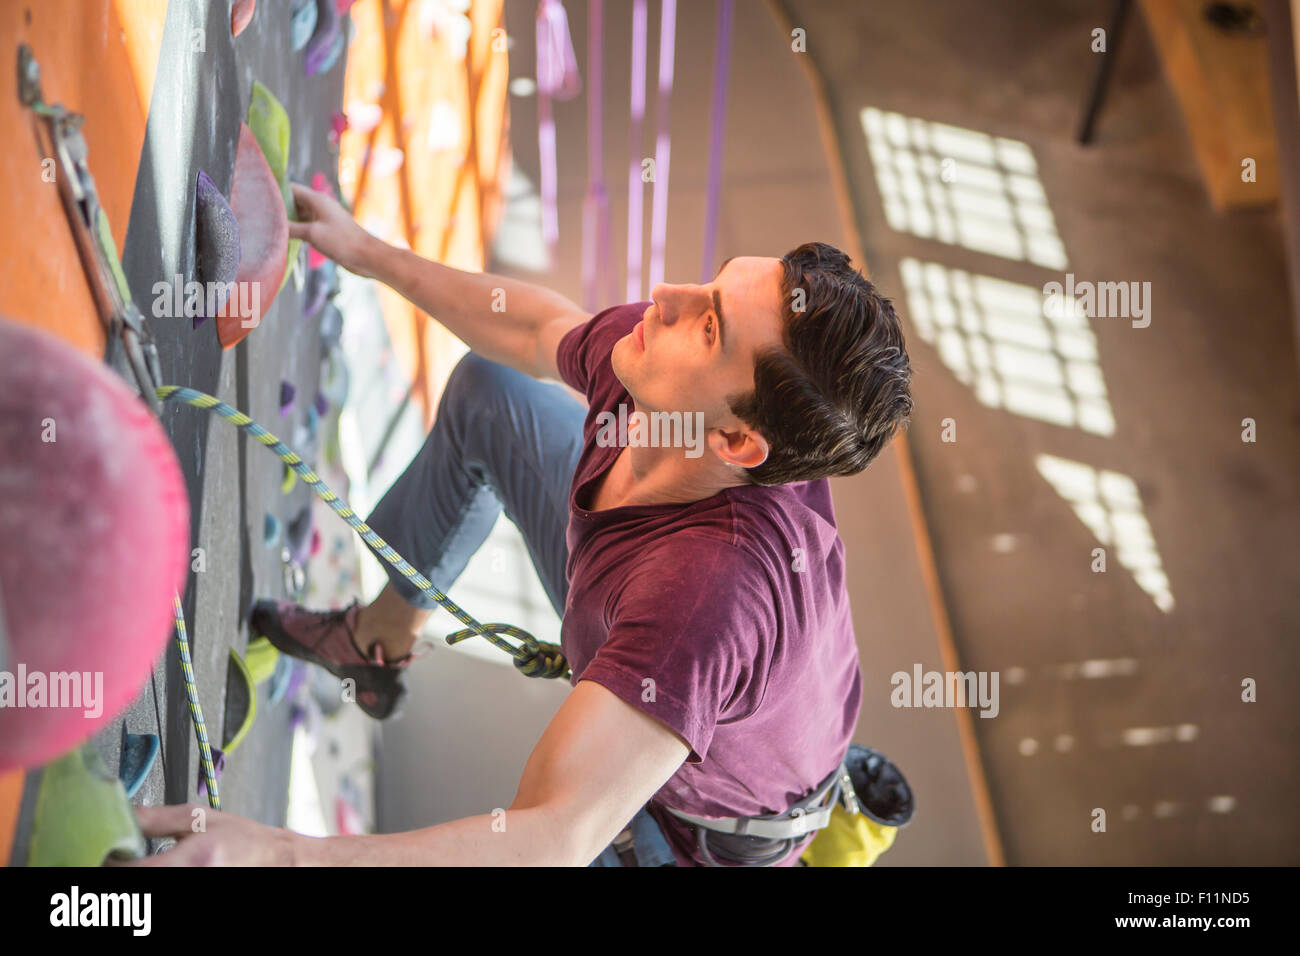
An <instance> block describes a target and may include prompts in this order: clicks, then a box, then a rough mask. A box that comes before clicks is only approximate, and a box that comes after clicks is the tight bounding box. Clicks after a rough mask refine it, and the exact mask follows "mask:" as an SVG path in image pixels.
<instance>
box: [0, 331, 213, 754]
mask: <svg viewBox="0 0 1300 956" xmlns="http://www.w3.org/2000/svg"><path fill="white" fill-rule="evenodd" d="M0 356H3V358H0V463H2V464H0V474H2V475H3V477H0V485H2V486H3V488H4V494H3V503H2V504H0V541H2V542H4V544H3V545H0V581H2V582H4V588H3V590H4V615H5V625H6V628H5V630H6V633H7V636H8V642H7V648H6V650H7V659H8V662H9V664H8V667H7V670H8V671H10V672H11V676H12V672H14V671H15V670H16V669H17V666H18V665H19V664H21V665H22V666H23V667H24V668H25V670H26V674H27V678H26V679H25V680H20V681H13V680H4V681H0V773H3V772H4V771H6V770H10V769H12V768H15V767H35V766H39V765H41V764H43V763H46V762H48V761H49V760H51V759H53V758H54V757H57V756H59V755H60V754H64V753H66V752H67V751H68V750H69V749H70V748H72V747H73V746H75V745H76V744H78V743H80V742H81V741H83V740H86V739H87V738H89V737H90V736H91V735H92V734H94V733H96V732H97V731H99V730H100V729H101V728H103V727H104V726H106V725H107V724H109V723H110V722H111V721H113V720H114V719H116V718H117V717H118V716H119V715H120V714H121V713H122V711H123V710H125V709H126V707H127V705H129V704H130V703H131V701H133V700H135V699H136V697H138V696H139V694H140V688H141V687H142V686H144V685H145V684H146V683H147V682H148V679H149V674H150V671H151V669H152V667H153V664H154V661H156V660H157V659H158V658H159V657H160V656H161V655H162V653H163V650H164V648H165V647H166V645H167V641H168V640H169V639H170V638H171V634H172V622H173V616H172V596H173V594H175V592H176V591H177V590H180V589H182V588H183V587H184V585H185V578H186V575H187V574H188V573H189V561H190V509H189V501H188V498H187V497H186V491H185V480H184V478H183V477H182V475H181V467H180V463H179V462H178V461H177V458H176V452H175V450H174V449H173V447H172V444H171V441H170V440H169V439H168V437H167V434H166V433H165V432H164V431H163V428H162V425H161V423H160V422H159V421H158V419H157V418H156V417H155V416H154V415H153V414H152V413H151V412H150V411H149V408H148V406H146V405H145V404H144V403H143V402H142V401H140V399H139V398H138V397H137V396H136V394H135V393H134V392H133V391H132V390H131V389H130V388H129V387H128V386H127V384H126V382H125V381H124V380H123V379H122V378H121V377H120V376H118V375H117V374H116V373H115V372H114V371H113V370H112V369H111V368H109V367H108V366H107V365H105V364H104V363H103V362H100V361H96V360H95V359H92V358H91V357H90V356H88V355H85V354H83V353H82V352H79V351H78V350H76V349H74V348H72V347H71V346H69V345H67V344H66V343H64V342H62V341H60V340H59V339H57V338H55V337H54V336H53V335H50V334H49V333H47V332H43V331H40V330H37V329H34V328H30V327H27V326H22V325H17V324H15V323H12V322H9V321H5V320H3V319H0ZM88 556H93V560H87V558H88ZM69 672H71V673H74V674H75V675H76V678H75V680H74V682H72V683H64V682H59V683H58V684H56V683H55V682H54V678H53V675H55V674H65V673H69ZM83 675H84V676H83ZM92 676H93V677H94V680H95V686H94V687H93V688H90V687H85V688H83V687H82V686H81V681H82V680H83V679H84V680H86V681H89V680H91V677H92ZM101 679H102V682H103V683H102V687H101V685H100V683H99V682H100V680H101Z"/></svg>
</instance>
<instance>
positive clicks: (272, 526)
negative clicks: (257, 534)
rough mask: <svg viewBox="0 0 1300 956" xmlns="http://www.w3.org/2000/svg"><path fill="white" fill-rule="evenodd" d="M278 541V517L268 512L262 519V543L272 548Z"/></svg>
mask: <svg viewBox="0 0 1300 956" xmlns="http://www.w3.org/2000/svg"><path fill="white" fill-rule="evenodd" d="M279 541H280V519H279V518H277V517H276V516H275V515H273V514H268V515H267V516H266V517H265V518H264V519H262V544H263V545H265V546H266V547H268V548H274V547H275V546H276V544H278V543H279Z"/></svg>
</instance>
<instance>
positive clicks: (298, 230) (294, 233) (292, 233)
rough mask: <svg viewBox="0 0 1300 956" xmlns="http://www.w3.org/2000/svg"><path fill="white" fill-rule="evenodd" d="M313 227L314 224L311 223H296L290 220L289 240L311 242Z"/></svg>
mask: <svg viewBox="0 0 1300 956" xmlns="http://www.w3.org/2000/svg"><path fill="white" fill-rule="evenodd" d="M311 227H312V223H310V222H294V221H293V220H292V219H290V220H289V238H290V239H304V240H306V241H307V242H311Z"/></svg>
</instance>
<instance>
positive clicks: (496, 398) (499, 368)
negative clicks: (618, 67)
mask: <svg viewBox="0 0 1300 956" xmlns="http://www.w3.org/2000/svg"><path fill="white" fill-rule="evenodd" d="M511 373H512V370H511V369H509V368H507V367H506V366H504V365H500V364H498V363H496V362H493V361H492V360H491V359H486V358H484V357H483V356H481V355H479V354H477V353H475V352H466V353H465V355H464V356H463V357H462V358H461V360H460V361H459V362H457V363H456V367H455V368H453V369H452V370H451V374H450V375H449V376H448V377H447V385H446V387H445V388H444V389H443V391H442V397H441V398H440V399H439V401H438V417H439V418H441V417H442V416H443V415H455V416H457V417H459V418H467V417H473V416H475V415H476V414H478V413H481V412H484V411H486V410H488V409H490V408H493V407H495V406H496V405H497V404H498V403H499V402H500V401H501V400H502V398H503V397H504V396H505V395H506V394H507V392H508V385H509V376H510V374H511ZM514 374H518V373H514Z"/></svg>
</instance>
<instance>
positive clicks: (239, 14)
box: [230, 0, 257, 37]
mask: <svg viewBox="0 0 1300 956" xmlns="http://www.w3.org/2000/svg"><path fill="white" fill-rule="evenodd" d="M256 10H257V0H235V2H234V3H233V4H232V5H231V7H230V35H231V36H232V37H237V36H239V35H240V34H241V33H243V32H244V31H245V30H246V29H248V24H249V23H250V22H251V21H252V19H253V13H254V12H255V11H256Z"/></svg>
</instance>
